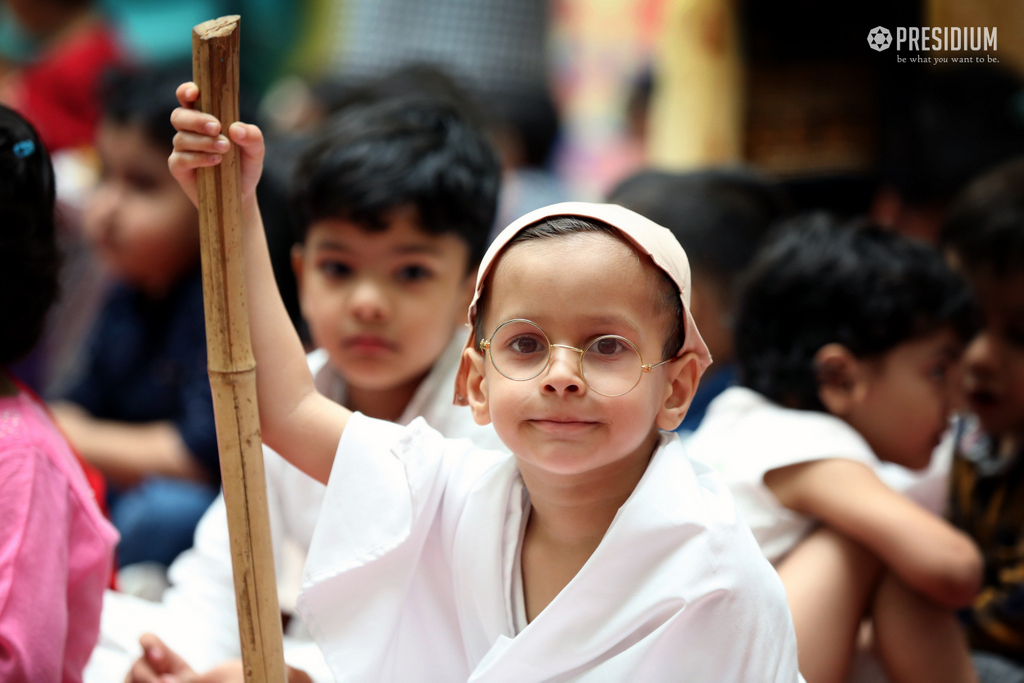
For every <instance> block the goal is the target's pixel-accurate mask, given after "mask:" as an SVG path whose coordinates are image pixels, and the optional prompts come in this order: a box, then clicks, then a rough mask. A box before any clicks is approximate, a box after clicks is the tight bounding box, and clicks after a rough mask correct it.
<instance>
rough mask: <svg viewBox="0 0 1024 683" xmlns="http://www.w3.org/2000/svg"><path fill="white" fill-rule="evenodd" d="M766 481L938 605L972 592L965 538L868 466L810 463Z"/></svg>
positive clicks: (974, 570) (973, 566) (975, 567)
mask: <svg viewBox="0 0 1024 683" xmlns="http://www.w3.org/2000/svg"><path fill="white" fill-rule="evenodd" d="M764 481H765V484H766V485H767V486H768V487H769V488H770V489H771V490H772V493H774V494H775V496H776V497H777V498H778V499H779V501H780V502H781V503H782V504H783V505H784V506H786V507H788V508H790V509H791V510H794V511H796V512H799V513H801V514H805V515H808V516H811V517H814V518H816V519H819V520H821V521H822V522H823V523H825V524H827V525H829V526H830V527H832V528H833V529H835V530H836V531H838V532H839V533H841V534H844V535H846V536H849V537H850V538H851V539H853V540H854V541H856V542H858V543H860V544H861V545H863V546H864V547H866V548H867V549H868V550H869V551H871V552H873V553H874V554H875V555H877V556H878V558H879V559H880V560H881V561H882V563H884V564H885V565H886V566H888V567H889V569H890V570H892V571H893V572H894V573H895V574H896V575H897V576H899V577H900V579H902V580H903V581H904V582H906V584H907V585H908V586H910V587H911V588H912V589H914V590H916V591H918V592H920V593H922V594H923V595H925V596H926V597H928V598H930V599H931V600H933V601H935V602H936V603H938V604H940V605H943V606H946V607H950V608H958V607H963V606H966V605H968V604H970V602H971V599H972V598H973V597H974V595H975V594H976V593H977V591H978V588H979V587H980V585H981V572H982V560H981V555H980V553H979V552H978V549H977V548H976V547H975V545H974V543H973V542H972V541H971V539H970V538H969V537H968V536H967V535H966V534H963V533H961V532H960V531H958V530H956V529H955V528H954V527H952V526H951V525H950V524H948V523H947V522H946V521H945V520H943V519H941V518H939V517H937V516H935V515H933V514H932V513H930V512H928V511H927V510H925V509H923V508H921V507H920V506H918V505H917V504H916V503H914V502H913V501H911V500H910V499H909V498H906V497H905V496H902V495H900V494H899V493H897V492H896V491H893V490H892V489H890V488H889V487H888V486H886V485H885V484H884V483H883V482H882V481H881V480H880V479H879V478H878V477H877V476H876V475H875V473H874V472H872V471H871V469H870V468H868V467H867V466H865V465H863V464H861V463H858V462H854V461H851V460H844V459H840V458H833V459H827V460H816V461H813V462H807V463H800V464H797V465H790V466H788V467H782V468H779V469H776V470H772V471H771V472H768V473H767V474H766V475H765V477H764Z"/></svg>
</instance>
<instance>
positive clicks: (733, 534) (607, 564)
mask: <svg viewBox="0 0 1024 683" xmlns="http://www.w3.org/2000/svg"><path fill="white" fill-rule="evenodd" d="M521 481H522V480H521V478H520V476H519V473H518V469H517V467H516V462H515V460H514V459H513V458H511V457H510V456H507V455H503V454H500V453H493V452H489V451H483V450H479V449H477V448H475V447H474V446H473V445H472V443H470V442H469V441H467V440H446V439H444V438H442V437H441V435H440V434H438V433H437V432H435V431H434V430H432V429H431V428H430V427H429V426H428V425H427V424H426V423H425V422H424V421H423V420H415V421H414V422H412V423H411V424H410V425H409V426H408V427H402V426H399V425H395V424H391V423H387V422H381V421H378V420H372V419H370V418H367V417H365V416H362V415H360V414H356V415H354V416H353V417H352V418H351V420H350V421H349V423H348V425H347V427H346V429H345V432H344V435H343V436H342V439H341V442H340V444H339V447H338V452H337V454H336V457H335V461H334V466H333V470H332V472H331V476H330V481H329V483H328V486H327V493H326V496H325V498H324V504H323V508H322V511H321V516H320V519H319V521H318V523H317V527H316V530H315V531H314V534H313V539H312V543H311V546H310V550H309V555H308V559H307V563H306V569H305V576H304V580H303V591H302V593H301V594H300V595H299V601H298V607H299V611H300V612H301V614H302V615H303V618H304V619H305V622H306V624H307V625H308V627H309V628H310V631H311V632H312V634H313V637H314V639H315V640H316V641H317V644H318V645H319V646H320V648H321V650H322V651H323V654H324V657H325V659H326V661H327V664H328V666H329V667H330V668H331V671H332V672H333V674H334V676H335V679H336V680H337V681H368V682H369V681H372V682H374V683H377V682H383V681H401V682H403V683H407V682H412V681H473V682H478V683H484V682H488V683H492V682H498V681H516V682H517V683H523V682H526V681H541V680H543V681H576V680H579V681H645V682H657V681H689V682H691V683H699V682H701V681H706V682H708V683H721V682H723V681H757V682H758V683H764V682H767V681H780V682H781V681H786V682H787V683H791V682H793V681H799V680H802V679H800V676H799V673H798V670H797V654H796V637H795V634H794V631H793V625H792V620H791V618H790V615H789V610H788V607H787V605H786V599H785V594H784V591H783V587H782V584H781V582H780V581H779V579H778V576H777V575H776V573H775V572H774V570H773V569H772V568H771V566H770V565H769V564H768V562H767V561H766V560H765V559H764V556H763V555H762V554H761V552H760V550H759V549H758V547H757V543H756V542H755V541H754V538H753V536H752V535H751V533H750V530H749V529H748V528H747V526H746V525H745V524H744V523H743V522H742V521H740V520H739V519H738V516H737V511H736V506H735V504H734V502H733V499H732V496H731V495H730V493H729V491H728V489H727V487H726V486H725V484H724V483H723V481H722V480H721V478H720V476H719V475H718V474H717V473H716V472H715V471H714V470H713V469H712V468H710V467H708V466H705V465H702V464H699V463H695V462H693V461H691V460H690V459H688V458H687V457H686V455H685V453H684V451H683V447H682V445H681V443H680V442H679V440H678V438H677V437H676V436H675V435H671V434H665V435H663V436H662V439H661V441H660V443H659V445H658V448H657V450H656V451H655V453H654V455H653V457H652V459H651V462H650V464H649V465H648V468H647V471H646V473H645V474H644V476H643V478H642V479H641V481H640V483H639V484H638V485H637V487H636V489H635V490H634V491H633V494H632V495H631V496H630V498H629V499H628V500H627V501H626V503H625V504H623V506H622V507H621V508H620V509H619V511H618V513H617V514H616V516H615V519H614V520H613V522H612V524H611V526H610V527H609V529H608V531H607V533H606V534H605V536H604V538H603V540H602V541H601V543H600V545H599V546H598V548H597V549H596V550H595V551H594V553H593V555H592V556H591V557H590V559H589V560H588V561H587V563H586V564H585V565H584V567H583V568H582V569H581V570H580V571H579V573H578V574H577V575H576V576H575V577H574V578H573V579H572V581H570V582H569V584H568V585H567V586H566V587H565V588H564V589H563V590H562V591H561V593H559V594H558V595H557V596H556V597H555V599H554V600H553V601H552V602H551V603H550V604H549V605H548V606H547V608H545V609H544V611H543V612H541V613H540V614H539V615H538V616H537V617H536V618H535V619H534V620H533V621H532V622H531V623H529V624H528V625H526V626H525V628H522V630H521V631H519V632H518V633H517V629H516V622H517V620H516V605H515V603H516V600H515V597H514V595H515V592H516V591H515V589H514V586H515V579H516V577H515V571H516V568H517V567H518V562H517V559H518V553H519V550H520V549H519V546H520V538H521V533H520V532H521V522H522V519H523V515H524V514H526V511H527V510H528V497H527V496H526V495H524V494H523V491H524V489H523V488H522V484H521Z"/></svg>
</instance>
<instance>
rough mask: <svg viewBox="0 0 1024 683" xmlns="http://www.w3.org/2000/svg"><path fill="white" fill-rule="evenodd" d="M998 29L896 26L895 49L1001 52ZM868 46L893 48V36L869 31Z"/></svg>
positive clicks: (883, 29)
mask: <svg viewBox="0 0 1024 683" xmlns="http://www.w3.org/2000/svg"><path fill="white" fill-rule="evenodd" d="M996 34H997V28H996V27H995V26H991V27H990V26H897V27H896V50H897V51H898V50H900V49H901V48H902V47H903V44H904V43H906V45H907V49H908V50H914V51H922V52H928V51H929V50H935V51H937V52H960V51H964V52H981V51H983V50H984V51H988V50H992V51H995V50H997V49H998V47H997V45H996V42H997V41H996V39H997V35H996ZM868 45H869V46H870V47H871V49H872V50H877V51H878V52H881V51H882V50H886V49H888V48H889V46H890V45H892V33H890V32H889V29H887V28H886V27H884V26H876V27H874V28H873V29H871V30H870V31H868Z"/></svg>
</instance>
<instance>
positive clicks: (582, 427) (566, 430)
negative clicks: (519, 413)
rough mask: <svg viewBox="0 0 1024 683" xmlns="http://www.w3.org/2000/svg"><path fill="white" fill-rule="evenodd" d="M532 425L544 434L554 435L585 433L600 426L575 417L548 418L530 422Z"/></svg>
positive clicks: (535, 419)
mask: <svg viewBox="0 0 1024 683" xmlns="http://www.w3.org/2000/svg"><path fill="white" fill-rule="evenodd" d="M529 422H530V424H532V425H533V426H535V427H537V428H538V429H540V430H541V431H543V432H547V433H549V434H554V435H559V434H561V435H569V434H578V433H580V432H585V431H587V430H588V429H591V428H593V427H595V426H597V425H598V424H600V423H599V422H594V421H591V420H582V419H579V418H575V417H546V418H534V419H532V420H529Z"/></svg>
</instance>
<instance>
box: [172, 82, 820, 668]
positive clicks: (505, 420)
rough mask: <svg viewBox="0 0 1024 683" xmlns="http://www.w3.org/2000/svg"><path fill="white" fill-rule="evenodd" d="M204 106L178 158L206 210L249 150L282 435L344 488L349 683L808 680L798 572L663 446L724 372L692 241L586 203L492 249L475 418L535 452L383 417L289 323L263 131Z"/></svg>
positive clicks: (312, 557)
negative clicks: (336, 397) (324, 379)
mask: <svg viewBox="0 0 1024 683" xmlns="http://www.w3.org/2000/svg"><path fill="white" fill-rule="evenodd" d="M198 94H199V93H198V89H197V88H196V86H195V84H192V83H186V84H183V85H182V86H181V87H180V88H179V89H178V97H179V100H180V101H181V104H182V107H181V108H180V109H178V110H177V111H176V112H175V114H174V116H173V118H172V120H173V121H174V122H175V125H176V126H177V127H178V130H179V131H180V132H179V135H178V136H177V137H176V138H175V141H176V142H175V151H174V153H173V154H172V155H171V158H170V161H169V164H170V167H171V169H172V172H173V173H174V174H175V177H176V178H178V180H179V182H181V184H182V187H183V188H185V190H186V192H187V193H188V194H189V196H190V197H192V198H193V201H196V169H197V168H199V167H208V166H212V165H215V164H218V163H220V161H221V155H220V154H219V153H218V151H217V150H218V147H217V146H216V144H217V142H219V141H230V142H231V144H233V145H236V146H237V148H238V153H239V154H240V155H241V160H240V165H241V167H242V169H243V175H242V186H241V192H242V216H243V219H242V220H243V224H244V227H243V230H244V231H245V238H246V245H247V248H246V253H245V257H246V259H245V260H246V282H247V287H248V292H249V302H250V305H249V314H250V315H249V317H250V325H251V328H252V333H253V348H254V350H255V355H256V359H257V363H259V364H260V372H259V373H258V375H257V382H258V388H257V389H258V393H259V398H260V425H261V430H262V434H263V437H264V439H265V440H266V442H267V443H268V444H270V445H271V446H272V447H273V448H275V450H278V452H280V453H281V454H282V455H283V456H284V457H285V458H286V459H288V460H289V462H291V463H292V464H294V465H296V466H297V467H300V468H301V469H303V470H304V471H305V472H307V473H308V474H310V476H313V477H315V478H317V479H318V480H320V481H322V482H325V483H327V482H328V479H329V483H328V486H327V492H326V494H325V497H324V504H323V510H322V512H321V517H320V520H319V521H318V524H317V528H316V531H315V533H314V536H313V539H312V542H311V546H310V553H309V558H308V560H307V563H306V569H305V576H306V581H305V582H304V590H303V593H302V594H300V596H299V610H300V612H301V613H302V615H303V617H304V618H305V619H306V623H307V624H309V626H310V629H311V631H312V632H313V635H314V638H315V639H316V640H317V643H318V645H320V647H321V649H322V650H323V651H324V655H325V658H326V660H327V663H328V664H329V665H330V667H331V671H332V673H333V674H334V676H335V678H336V679H337V680H339V681H375V682H376V681H403V682H405V681H439V680H440V681H457V680H474V681H481V682H482V681H499V680H501V681H507V680H592V681H598V680H643V681H676V680H679V679H686V680H689V681H708V682H711V681H716V682H717V681H724V680H728V681H762V682H763V681H780V682H781V681H787V682H792V681H798V680H800V675H799V672H798V670H797V666H796V653H795V646H796V643H795V639H794V635H793V629H792V622H791V620H790V616H789V612H788V610H787V609H786V605H785V598H784V596H783V593H782V586H781V583H780V582H779V580H778V576H777V575H776V574H775V573H774V572H773V571H772V569H771V567H770V566H769V565H768V563H767V562H766V561H765V560H764V557H763V556H762V555H761V553H760V551H759V550H758V549H757V547H756V544H755V542H754V539H753V538H752V537H751V535H750V532H749V530H748V529H747V527H746V526H745V525H744V524H743V523H742V522H741V521H740V520H739V518H738V515H737V514H736V509H735V507H734V504H733V502H732V499H731V496H729V494H728V491H727V490H725V488H724V485H723V484H722V482H721V480H720V479H719V477H718V476H717V475H716V474H715V473H714V472H712V471H711V470H710V468H708V467H706V466H702V465H699V464H697V463H693V462H691V461H690V460H688V459H687V458H686V456H685V454H684V453H683V449H682V446H681V444H680V443H679V441H678V437H676V436H675V435H672V434H664V435H663V434H662V433H661V430H662V429H667V430H671V429H674V428H675V427H676V426H678V424H679V421H680V420H681V419H682V416H683V415H684V414H685V412H686V408H687V406H688V405H689V401H690V398H691V396H692V394H693V390H694V389H695V387H696V385H697V382H698V380H699V377H700V374H701V372H702V371H703V369H704V368H705V367H707V365H708V364H709V363H710V361H711V359H710V357H709V355H708V352H707V347H706V346H705V345H704V343H703V341H702V340H701V338H700V334H699V333H698V331H697V328H696V326H695V325H694V323H693V318H692V317H691V316H690V314H689V311H688V310H687V308H688V302H689V267H688V265H687V262H686V255H685V253H684V252H683V251H682V248H681V247H680V246H679V243H678V242H677V241H676V240H675V239H674V238H673V237H672V235H671V233H669V232H668V231H667V230H666V229H665V228H662V227H660V226H657V225H656V224H654V223H652V222H650V221H648V220H646V219H644V218H643V217H642V216H639V215H638V214H635V213H633V212H631V211H628V210H627V209H624V208H622V207H618V206H613V205H595V204H581V203H566V204H559V205H554V206H551V207H547V208H545V209H540V210H538V211H536V212H533V213H531V214H528V215H526V216H524V217H522V218H521V219H519V220H518V221H516V222H515V223H513V224H512V225H510V226H509V227H508V228H506V229H505V230H504V231H502V233H501V234H500V235H499V236H498V238H497V240H496V241H495V242H493V243H492V244H491V246H490V247H488V250H487V251H486V252H485V254H484V257H483V260H482V261H481V264H480V267H479V272H478V273H477V275H476V278H475V287H474V288H473V289H472V290H471V296H472V299H471V300H470V304H469V320H470V324H471V326H473V328H474V329H473V332H472V333H471V334H469V335H467V338H466V342H465V345H464V347H463V351H462V354H461V359H460V365H459V371H458V374H457V375H456V378H455V401H456V402H457V403H458V404H460V405H468V406H469V407H470V409H471V413H472V416H473V419H474V420H475V421H476V422H477V423H478V424H481V425H484V424H488V423H492V422H493V424H494V429H495V431H496V432H497V433H498V436H499V437H500V438H501V440H502V442H503V443H504V444H505V445H506V447H507V448H509V450H511V451H512V452H513V453H514V457H510V456H509V455H508V454H502V453H496V452H494V451H488V450H484V449H480V448H477V447H474V446H473V444H472V443H471V442H470V441H468V440H466V439H454V440H453V439H444V438H442V437H441V435H440V434H438V433H437V432H436V431H434V430H433V429H431V428H430V427H429V426H428V425H427V424H426V422H425V421H423V420H416V421H414V422H413V423H411V424H410V425H408V426H400V425H395V424H391V423H388V422H384V421H381V420H373V419H371V418H369V417H367V416H366V415H364V414H361V413H353V412H351V411H350V410H348V409H347V408H345V407H342V406H341V405H338V404H337V403H334V402H332V401H330V400H329V399H327V398H326V397H324V396H323V395H322V394H320V393H318V392H317V390H316V384H315V381H314V379H313V378H312V377H311V376H310V374H309V372H308V370H307V368H306V366H305V364H304V360H303V356H302V348H301V345H300V343H299V340H298V338H297V337H296V335H295V333H294V331H293V330H291V329H290V327H289V326H288V325H287V324H282V323H284V320H285V317H284V316H285V312H284V309H283V307H282V305H281V302H280V300H279V297H278V294H277V292H276V290H275V289H274V287H273V285H272V283H271V282H269V277H268V271H269V267H270V266H269V259H268V257H267V253H266V244H265V242H264V241H263V240H262V239H261V235H262V231H261V230H260V227H259V226H260V222H261V219H260V214H259V207H258V206H257V203H256V200H255V196H254V194H253V188H254V187H255V184H256V182H257V180H258V178H259V174H260V171H261V168H260V167H261V165H262V160H263V138H262V133H261V132H260V130H259V128H257V127H256V126H252V125H248V124H244V123H240V122H239V123H233V124H231V126H230V127H229V128H227V129H226V130H224V134H223V135H221V134H220V133H221V127H220V122H219V121H217V120H216V119H214V118H213V117H212V116H209V115H205V114H201V113H200V112H197V111H194V110H193V108H192V107H193V103H194V102H195V101H196V98H197V97H198ZM382 172H395V173H398V172H400V169H397V168H396V169H392V170H388V169H382ZM465 180H466V181H468V180H469V179H468V178H466V179H465ZM331 270H333V268H332V269H331ZM342 272H347V268H346V269H343V270H342ZM445 315H447V309H446V310H445ZM484 335H486V336H484ZM481 337H483V338H481ZM413 341H414V343H420V342H422V343H423V344H429V343H431V341H430V338H429V337H426V336H419V335H417V336H414V337H413ZM364 346H365V347H366V348H365V350H366V351H367V352H369V351H372V350H373V347H374V346H377V345H376V344H365V345H364ZM645 359H646V361H647V362H646V363H645ZM352 398H357V397H355V396H354V395H353V396H352Z"/></svg>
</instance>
